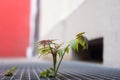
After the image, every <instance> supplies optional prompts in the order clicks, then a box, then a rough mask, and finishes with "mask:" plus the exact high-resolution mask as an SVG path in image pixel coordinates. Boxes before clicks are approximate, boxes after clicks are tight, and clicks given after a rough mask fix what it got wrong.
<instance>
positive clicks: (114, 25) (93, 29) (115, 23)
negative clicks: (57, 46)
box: [46, 0, 120, 67]
mask: <svg viewBox="0 0 120 80" xmlns="http://www.w3.org/2000/svg"><path fill="white" fill-rule="evenodd" d="M119 26H120V0H84V3H83V4H81V5H79V7H78V8H76V10H75V11H73V13H72V14H71V15H69V16H68V17H67V18H65V19H64V20H62V21H61V22H60V23H58V24H57V25H54V27H53V28H52V29H51V30H50V31H49V32H48V33H47V34H48V35H46V37H56V35H55V34H57V35H59V37H60V38H63V39H65V40H71V39H72V38H73V37H74V35H75V34H76V33H78V32H82V31H84V32H86V36H87V38H88V39H89V40H90V39H94V38H98V37H103V38H104V53H103V54H104V56H103V57H104V65H107V66H110V67H120V64H119V63H120V58H119V57H120V47H119V44H120V36H119V34H120V31H119V30H120V27H119ZM59 30H60V32H59V33H58V31H59ZM61 31H62V32H61Z"/></svg>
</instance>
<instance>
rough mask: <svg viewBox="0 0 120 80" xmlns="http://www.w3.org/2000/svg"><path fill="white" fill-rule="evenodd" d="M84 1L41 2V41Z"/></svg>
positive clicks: (55, 0)
mask: <svg viewBox="0 0 120 80" xmlns="http://www.w3.org/2000/svg"><path fill="white" fill-rule="evenodd" d="M83 2H84V0H41V11H40V12H41V13H40V15H41V16H40V19H41V21H40V32H41V34H40V38H41V39H43V38H45V36H46V35H47V34H49V33H50V31H51V30H52V28H53V27H54V26H55V25H57V24H58V23H59V22H60V21H62V20H64V19H65V18H66V17H67V16H69V15H70V14H71V13H72V12H73V11H74V10H75V9H76V8H77V7H78V6H79V5H80V4H81V3H83Z"/></svg>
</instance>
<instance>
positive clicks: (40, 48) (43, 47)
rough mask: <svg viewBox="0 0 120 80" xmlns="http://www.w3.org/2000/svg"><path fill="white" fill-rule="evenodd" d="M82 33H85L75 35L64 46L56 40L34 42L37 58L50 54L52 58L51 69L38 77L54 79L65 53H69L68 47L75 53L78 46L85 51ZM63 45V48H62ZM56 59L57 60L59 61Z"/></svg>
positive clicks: (86, 46) (86, 43) (85, 45)
mask: <svg viewBox="0 0 120 80" xmlns="http://www.w3.org/2000/svg"><path fill="white" fill-rule="evenodd" d="M84 33H85V32H82V33H79V34H77V35H76V38H75V39H73V40H71V41H69V42H68V43H67V44H66V45H64V43H60V44H59V43H56V40H41V41H39V42H36V43H35V44H36V46H37V53H38V54H39V56H44V55H47V54H51V55H52V58H53V67H52V68H49V69H46V70H45V71H43V72H42V73H40V75H39V77H56V76H57V72H58V69H59V67H60V64H61V62H62V60H63V57H64V55H65V53H69V49H70V47H71V48H73V50H75V51H78V47H79V45H80V46H81V47H82V49H87V48H88V40H87V38H86V37H84V36H83V34H84ZM63 45H64V46H65V47H63ZM57 56H59V57H57ZM57 58H59V60H58V59H57Z"/></svg>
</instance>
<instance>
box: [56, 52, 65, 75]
mask: <svg viewBox="0 0 120 80" xmlns="http://www.w3.org/2000/svg"><path fill="white" fill-rule="evenodd" d="M64 55H65V51H64V53H63V55H62V57H61V59H60V61H59V63H58V66H57V68H56V71H55V74H57V72H58V69H59V67H60V64H61V62H62V60H63V57H64Z"/></svg>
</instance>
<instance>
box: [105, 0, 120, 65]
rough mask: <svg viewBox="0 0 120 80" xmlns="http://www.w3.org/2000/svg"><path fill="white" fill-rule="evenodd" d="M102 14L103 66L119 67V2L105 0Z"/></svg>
mask: <svg viewBox="0 0 120 80" xmlns="http://www.w3.org/2000/svg"><path fill="white" fill-rule="evenodd" d="M104 12H105V15H104V25H103V30H104V31H103V32H104V36H105V39H104V64H105V65H108V66H114V67H120V0H106V1H105V7H104Z"/></svg>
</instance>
